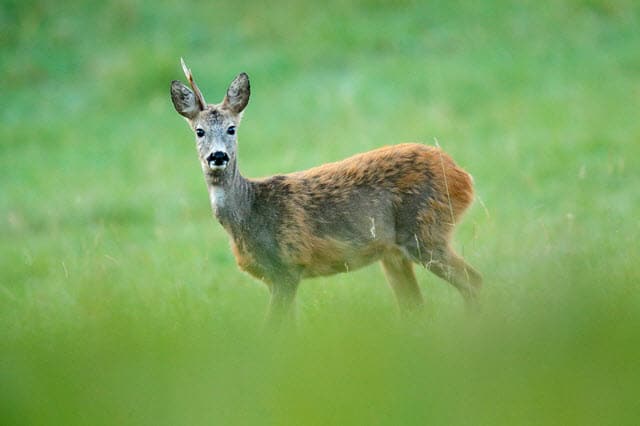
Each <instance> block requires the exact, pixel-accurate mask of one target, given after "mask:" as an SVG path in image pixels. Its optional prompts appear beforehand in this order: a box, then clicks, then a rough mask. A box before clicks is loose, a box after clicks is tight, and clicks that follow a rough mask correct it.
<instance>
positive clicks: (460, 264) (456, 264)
mask: <svg viewBox="0 0 640 426" xmlns="http://www.w3.org/2000/svg"><path fill="white" fill-rule="evenodd" d="M426 254H427V259H423V260H424V264H425V266H426V267H427V269H429V270H430V271H431V272H433V273H434V274H436V275H437V276H439V277H440V278H442V279H443V280H445V281H447V282H449V283H450V284H452V285H453V286H454V287H455V288H457V289H458V291H460V293H461V294H462V296H463V297H464V300H465V302H466V304H467V307H469V308H476V307H477V305H478V295H479V293H480V288H481V287H482V276H481V275H480V273H479V272H478V271H476V270H475V269H474V268H473V267H472V266H471V265H469V264H468V263H467V262H465V261H464V259H462V257H460V256H458V255H457V254H456V253H455V252H454V251H453V250H452V249H451V248H450V247H448V246H445V247H444V248H443V249H440V250H438V249H436V250H428V251H427V253H426Z"/></svg>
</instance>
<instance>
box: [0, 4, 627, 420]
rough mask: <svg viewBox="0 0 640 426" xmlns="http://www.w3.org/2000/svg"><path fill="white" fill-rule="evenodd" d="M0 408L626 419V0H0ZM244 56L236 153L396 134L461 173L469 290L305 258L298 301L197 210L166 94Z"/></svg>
mask: <svg viewBox="0 0 640 426" xmlns="http://www.w3.org/2000/svg"><path fill="white" fill-rule="evenodd" d="M0 53H1V54H0V77H1V78H0V93H1V94H2V96H1V99H2V107H1V108H0V120H1V122H0V423H2V424H6V425H21V424H30V425H31V424H43V425H45V424H46V425H52V424H61V425H62V424H64V425H71V424H83V425H85V424H91V425H101V424H105V425H106V424H131V425H134V424H135V425H182V424H184V425H196V424H220V425H228V424H242V425H244V424H290V425H301V424H317V425H328V424H388V425H399V424H416V425H418V424H419V425H423V424H447V425H452V424H465V425H498V424H505V425H526V424H531V425H534V424H535V425H540V424H545V425H547V424H558V425H567V424H580V425H585V424H594V425H603V424H611V425H621V424H637V421H638V418H639V416H640V403H639V401H640V399H639V398H638V394H639V391H640V315H639V314H640V295H639V294H638V290H639V288H638V287H639V285H638V284H639V281H640V265H639V262H638V261H639V254H640V253H639V249H638V247H639V243H638V239H639V238H640V173H639V170H640V164H639V163H640V160H639V158H640V120H639V117H640V6H639V3H638V2H636V1H632V0H573V1H557V2H551V1H550V2H539V1H527V0H522V1H513V2H510V1H502V0H493V1H485V2H480V1H478V2H472V1H434V2H426V1H424V2H421V1H415V2H413V1H394V2H384V1H375V0H369V1H365V0H362V1H349V2H345V1H334V0H328V1H325V2H318V3H306V2H296V3H294V2H288V1H286V0H284V1H281V0H274V1H271V2H259V1H242V2H241V1H236V2H225V3H223V2H217V1H200V2H189V3H187V2H181V3H173V2H168V1H155V2H151V1H109V2H82V1H77V0H67V1H64V2H59V1H46V0H43V1H17V0H3V1H2V4H1V5H0ZM181 56H183V57H184V58H185V60H186V61H187V63H188V64H189V66H190V67H191V68H192V70H193V72H194V75H195V77H196V79H197V81H198V83H199V85H200V88H201V89H202V90H203V92H204V94H205V97H206V98H207V100H208V101H209V102H217V101H218V100H219V99H221V98H222V96H223V94H224V91H225V90H226V87H227V85H228V84H229V82H230V81H231V80H232V79H233V77H234V76H235V75H236V74H237V73H239V72H241V71H246V72H247V73H248V74H249V75H250V77H251V83H252V99H251V102H250V104H249V107H248V109H247V111H246V113H245V118H244V121H243V124H242V127H241V128H240V129H239V156H240V157H239V158H240V160H239V161H240V168H241V170H242V171H243V173H244V175H245V176H248V177H258V176H265V175H269V174H274V173H286V172H291V171H295V170H300V169H304V168H308V167H311V166H314V165H318V164H320V163H323V162H327V161H334V160H339V159H341V158H344V157H346V156H348V155H351V154H354V153H357V152H362V151H366V150H369V149H374V148H376V147H379V146H382V145H387V144H394V143H399V142H405V141H420V142H424V143H428V144H435V143H436V141H437V142H438V143H439V144H440V145H441V146H442V147H443V148H444V149H445V150H446V151H447V152H449V153H450V154H451V155H452V156H453V157H454V158H455V159H456V161H457V162H458V163H459V164H460V165H461V166H463V167H464V168H465V169H466V170H468V171H469V172H470V173H472V174H473V176H474V178H475V182H476V189H477V195H478V199H477V201H476V203H475V205H474V207H473V208H472V209H471V211H470V212H469V213H468V214H467V216H466V217H465V220H464V222H463V223H462V224H461V226H460V227H459V229H458V232H457V234H456V237H455V246H456V248H457V249H458V250H459V251H460V252H461V253H463V254H464V256H465V258H466V259H468V260H469V262H470V263H471V264H473V265H474V266H476V267H477V268H478V269H479V270H480V271H481V272H482V273H483V275H484V279H485V287H484V289H483V295H482V305H483V310H482V312H481V313H479V314H476V315H467V314H466V313H465V310H464V307H463V305H462V301H461V298H460V296H459V294H457V292H456V291H455V289H453V288H452V287H451V286H449V285H447V284H446V283H444V282H442V281H441V280H439V279H437V278H436V277H435V276H433V275H431V274H429V273H428V272H427V271H424V270H418V271H417V275H418V280H419V282H420V284H421V287H422V290H423V293H424V294H425V296H426V297H427V314H426V315H425V317H424V318H415V319H413V320H412V321H408V322H401V321H399V320H398V318H397V312H396V307H395V302H394V300H393V297H392V294H391V291H390V290H389V288H388V286H387V284H386V282H385V281H384V278H383V275H382V273H381V271H380V268H379V266H377V265H373V266H371V267H368V268H365V269H362V270H360V271H357V272H353V273H350V274H344V275H337V276H334V277H330V278H321V279H314V280H308V281H305V282H303V284H302V286H301V288H300V292H299V297H298V302H299V303H298V327H297V330H296V331H295V332H292V331H287V332H283V333H280V334H278V335H273V334H271V333H268V332H265V331H263V330H262V328H261V324H262V320H263V315H264V312H265V309H266V306H267V302H268V293H267V289H266V287H264V286H263V285H262V284H260V283H258V282H256V281H254V280H253V279H251V278H250V277H249V276H248V275H246V274H243V273H242V272H240V271H239V270H238V268H237V267H236V265H235V262H234V259H233V256H232V254H231V251H230V250H229V244H228V239H227V236H226V234H225V233H224V231H223V229H222V227H221V226H220V225H219V224H217V223H216V222H215V220H214V219H213V218H212V214H211V210H210V206H209V201H208V197H207V192H206V189H205V185H204V181H203V178H202V173H201V170H200V167H199V163H198V160H197V156H196V152H195V149H194V142H193V135H192V134H191V132H190V130H189V129H188V128H187V126H186V124H185V123H184V121H183V120H182V118H181V117H180V116H178V115H177V114H176V113H175V111H174V110H173V107H172V105H171V101H170V97H169V83H170V81H171V80H173V79H182V80H184V78H183V75H182V71H181V69H180V66H179V58H180V57H181Z"/></svg>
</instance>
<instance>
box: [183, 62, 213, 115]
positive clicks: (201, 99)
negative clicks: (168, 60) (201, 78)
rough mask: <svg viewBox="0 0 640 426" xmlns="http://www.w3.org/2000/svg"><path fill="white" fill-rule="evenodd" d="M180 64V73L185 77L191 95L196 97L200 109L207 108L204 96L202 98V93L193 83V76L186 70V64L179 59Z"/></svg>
mask: <svg viewBox="0 0 640 426" xmlns="http://www.w3.org/2000/svg"><path fill="white" fill-rule="evenodd" d="M180 63H181V64H182V71H184V75H185V76H186V77H187V80H189V84H190V85H191V88H192V89H193V93H194V94H195V95H196V99H197V100H198V103H199V104H200V108H201V109H204V108H205V107H206V106H207V103H206V102H205V100H204V96H202V92H201V91H200V89H199V88H198V85H197V84H196V82H195V81H193V74H191V70H190V69H189V68H187V64H185V63H184V59H182V58H180Z"/></svg>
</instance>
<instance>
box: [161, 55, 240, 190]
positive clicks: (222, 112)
mask: <svg viewBox="0 0 640 426" xmlns="http://www.w3.org/2000/svg"><path fill="white" fill-rule="evenodd" d="M180 61H181V63H182V69H183V71H184V73H185V76H186V77H187V80H188V81H189V85H190V86H191V89H190V88H188V87H187V86H186V85H185V84H183V83H182V82H180V81H177V80H174V81H172V82H171V100H172V101H173V106H174V107H175V109H176V111H178V113H179V114H180V115H182V116H183V117H184V118H186V120H187V122H188V123H189V125H190V126H191V129H192V130H193V131H194V133H195V138H196V145H197V148H198V156H199V157H200V163H201V164H202V169H203V171H204V172H205V174H208V175H210V176H211V177H212V178H214V181H222V180H223V179H224V178H225V177H226V176H227V175H229V174H233V173H235V165H236V152H237V129H238V126H239V125H240V120H241V118H242V112H243V111H244V109H245V107H246V106H247V103H249V94H250V86H249V76H248V75H247V74H245V73H240V74H238V76H237V77H236V78H235V79H234V80H233V82H231V85H230V86H229V88H228V89H227V93H226V95H225V97H224V99H223V100H222V102H220V103H219V104H207V103H206V102H205V100H204V96H203V95H202V92H200V89H199V88H198V86H197V85H196V83H195V81H194V79H193V75H192V74H191V70H190V69H189V68H187V66H186V65H185V63H184V61H183V60H182V59H180Z"/></svg>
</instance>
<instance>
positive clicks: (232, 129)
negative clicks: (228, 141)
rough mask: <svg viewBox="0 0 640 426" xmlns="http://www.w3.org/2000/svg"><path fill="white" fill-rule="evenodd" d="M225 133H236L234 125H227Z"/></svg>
mask: <svg viewBox="0 0 640 426" xmlns="http://www.w3.org/2000/svg"><path fill="white" fill-rule="evenodd" d="M227 134H228V135H235V134H236V126H229V128H228V129H227Z"/></svg>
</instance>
